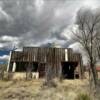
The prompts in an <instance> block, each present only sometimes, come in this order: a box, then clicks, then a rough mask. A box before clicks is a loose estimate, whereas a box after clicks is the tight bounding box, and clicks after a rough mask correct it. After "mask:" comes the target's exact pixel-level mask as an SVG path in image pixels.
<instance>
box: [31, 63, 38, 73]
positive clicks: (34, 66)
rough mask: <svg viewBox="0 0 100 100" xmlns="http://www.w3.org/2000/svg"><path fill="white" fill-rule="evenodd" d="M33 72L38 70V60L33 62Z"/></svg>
mask: <svg viewBox="0 0 100 100" xmlns="http://www.w3.org/2000/svg"><path fill="white" fill-rule="evenodd" d="M32 72H38V62H33V64H32Z"/></svg>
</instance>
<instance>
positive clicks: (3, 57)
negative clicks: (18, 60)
mask: <svg viewBox="0 0 100 100" xmlns="http://www.w3.org/2000/svg"><path fill="white" fill-rule="evenodd" d="M8 59H9V55H3V56H0V61H6V60H8Z"/></svg>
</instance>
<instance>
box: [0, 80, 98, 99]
mask: <svg viewBox="0 0 100 100" xmlns="http://www.w3.org/2000/svg"><path fill="white" fill-rule="evenodd" d="M55 82H56V83H57V87H56V88H47V87H45V88H43V87H41V86H42V84H43V80H32V81H23V80H21V81H18V80H17V81H16V80H13V81H0V100H75V98H76V97H77V95H78V94H79V93H86V94H89V86H88V81H87V80H64V81H63V82H62V83H60V82H58V81H57V80H56V81H55ZM91 100H92V99H91ZM93 100H97V99H93ZM98 100H99V99H98Z"/></svg>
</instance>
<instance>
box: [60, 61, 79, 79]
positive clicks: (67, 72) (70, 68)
mask: <svg viewBox="0 0 100 100" xmlns="http://www.w3.org/2000/svg"><path fill="white" fill-rule="evenodd" d="M77 65H78V63H77V62H62V76H63V78H65V79H74V71H75V69H76V67H77Z"/></svg>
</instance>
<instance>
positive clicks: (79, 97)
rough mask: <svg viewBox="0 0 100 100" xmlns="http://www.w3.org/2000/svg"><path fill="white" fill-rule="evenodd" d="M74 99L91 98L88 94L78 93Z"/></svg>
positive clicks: (85, 99) (86, 99) (89, 99)
mask: <svg viewBox="0 0 100 100" xmlns="http://www.w3.org/2000/svg"><path fill="white" fill-rule="evenodd" d="M75 100H91V98H90V96H89V95H88V94H85V93H80V94H78V95H77V97H76V99H75Z"/></svg>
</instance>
